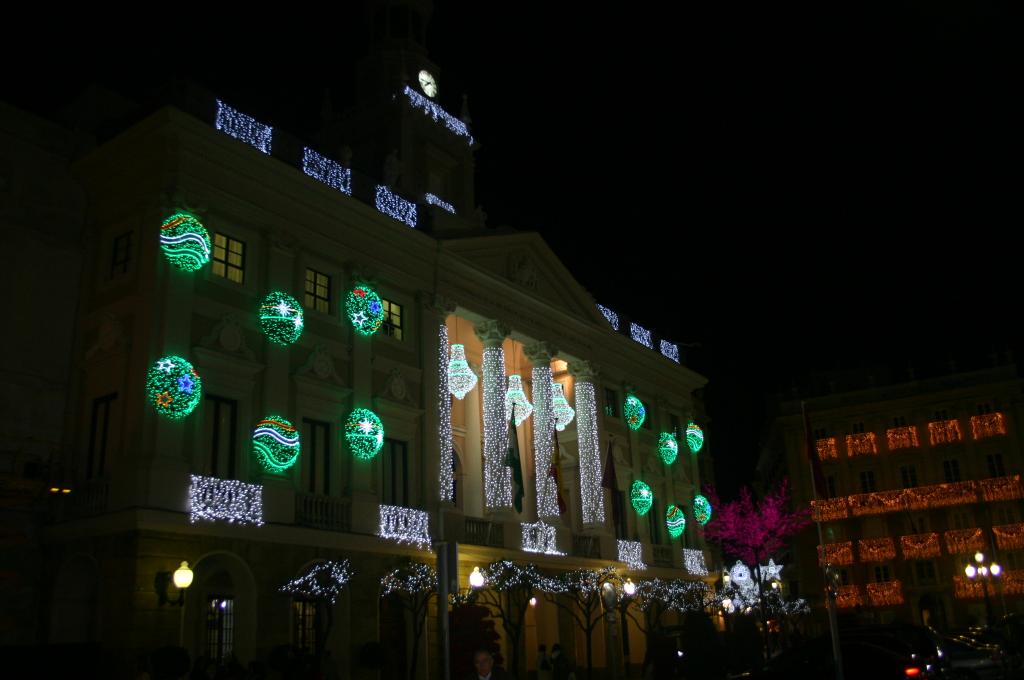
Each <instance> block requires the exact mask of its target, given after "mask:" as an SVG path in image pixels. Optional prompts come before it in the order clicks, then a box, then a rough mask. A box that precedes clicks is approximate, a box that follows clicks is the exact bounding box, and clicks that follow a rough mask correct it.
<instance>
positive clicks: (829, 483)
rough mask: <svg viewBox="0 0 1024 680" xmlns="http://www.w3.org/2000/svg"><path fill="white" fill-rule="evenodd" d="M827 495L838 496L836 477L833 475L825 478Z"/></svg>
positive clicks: (829, 496)
mask: <svg viewBox="0 0 1024 680" xmlns="http://www.w3.org/2000/svg"><path fill="white" fill-rule="evenodd" d="M825 497H826V498H835V497H836V478H835V477H834V476H833V475H829V476H828V477H826V478H825Z"/></svg>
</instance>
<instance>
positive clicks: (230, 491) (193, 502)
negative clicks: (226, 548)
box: [188, 475, 263, 526]
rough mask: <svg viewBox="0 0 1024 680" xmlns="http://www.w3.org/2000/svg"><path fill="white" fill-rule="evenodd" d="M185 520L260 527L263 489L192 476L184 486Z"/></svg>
mask: <svg viewBox="0 0 1024 680" xmlns="http://www.w3.org/2000/svg"><path fill="white" fill-rule="evenodd" d="M188 505H189V520H190V521H191V522H192V524H195V523H196V522H198V521H199V520H205V521H208V522H215V521H217V520H221V521H224V522H231V523H232V524H253V525H255V526H262V525H263V487H262V486H260V485H259V484H246V483H245V482H239V481H237V480H234V479H218V478H216V477H203V476H200V475H192V483H191V485H189V487H188Z"/></svg>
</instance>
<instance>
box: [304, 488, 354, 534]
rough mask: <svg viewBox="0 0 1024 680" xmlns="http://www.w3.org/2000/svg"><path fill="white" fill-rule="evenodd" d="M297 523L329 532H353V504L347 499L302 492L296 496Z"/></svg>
mask: <svg viewBox="0 0 1024 680" xmlns="http://www.w3.org/2000/svg"><path fill="white" fill-rule="evenodd" d="M295 523H296V524H300V525H302V526H306V527H312V528H314V529H326V530H327V531H351V529H352V504H351V502H350V501H349V500H348V499H347V498H336V497H334V496H323V495H321V494H318V493H304V492H301V491H300V492H298V493H296V494H295Z"/></svg>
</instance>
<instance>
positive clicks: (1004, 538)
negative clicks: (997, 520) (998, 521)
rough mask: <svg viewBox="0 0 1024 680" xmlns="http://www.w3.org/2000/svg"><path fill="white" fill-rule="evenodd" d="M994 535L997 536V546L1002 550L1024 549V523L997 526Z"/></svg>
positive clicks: (994, 528)
mask: <svg viewBox="0 0 1024 680" xmlns="http://www.w3.org/2000/svg"><path fill="white" fill-rule="evenodd" d="M992 533H993V534H995V535H996V545H997V546H999V549H1000V550H1022V549H1024V523H1021V524H1002V525H1000V526H995V527H992Z"/></svg>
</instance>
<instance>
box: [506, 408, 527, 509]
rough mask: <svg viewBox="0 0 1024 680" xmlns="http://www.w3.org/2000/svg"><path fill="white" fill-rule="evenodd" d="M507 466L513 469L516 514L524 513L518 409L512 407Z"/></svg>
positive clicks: (509, 422)
mask: <svg viewBox="0 0 1024 680" xmlns="http://www.w3.org/2000/svg"><path fill="white" fill-rule="evenodd" d="M505 465H507V466H508V467H510V468H512V499H513V504H514V505H515V507H516V512H522V511H523V493H524V492H525V487H524V485H523V466H522V464H521V463H520V462H519V437H518V436H517V435H516V407H515V404H513V405H512V417H511V418H510V419H509V421H508V451H507V452H506V453H505Z"/></svg>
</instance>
